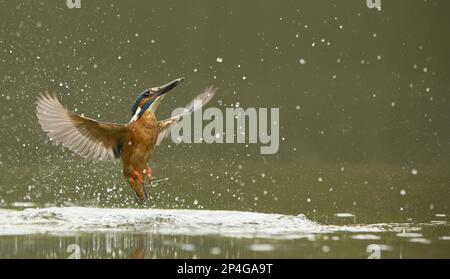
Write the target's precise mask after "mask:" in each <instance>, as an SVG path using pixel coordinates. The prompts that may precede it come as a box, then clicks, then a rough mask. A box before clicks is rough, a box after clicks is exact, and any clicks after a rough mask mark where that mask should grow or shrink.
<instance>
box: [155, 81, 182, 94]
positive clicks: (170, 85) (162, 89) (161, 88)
mask: <svg viewBox="0 0 450 279" xmlns="http://www.w3.org/2000/svg"><path fill="white" fill-rule="evenodd" d="M183 80H184V78H183V77H181V78H177V79H175V80H172V81H171V82H169V83H166V84H164V85H162V86H159V87H156V88H154V90H155V91H156V92H157V93H156V94H157V96H158V97H159V96H162V95H164V94H165V93H167V92H169V91H170V90H172V89H173V88H175V87H176V86H177V85H178V84H180V83H181V82H182V81H183Z"/></svg>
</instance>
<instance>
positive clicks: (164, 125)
mask: <svg viewBox="0 0 450 279" xmlns="http://www.w3.org/2000/svg"><path fill="white" fill-rule="evenodd" d="M216 91H217V88H214V87H213V86H210V87H208V88H206V89H205V90H204V91H203V92H202V93H201V94H199V95H197V97H195V98H194V100H192V101H191V102H190V103H189V104H188V105H187V106H186V108H185V110H184V112H183V113H180V114H177V115H173V116H172V117H170V118H168V119H164V120H161V121H159V122H158V124H159V127H160V132H159V134H158V139H157V141H156V144H157V145H159V144H160V143H161V142H162V141H163V140H164V139H165V138H167V137H168V136H169V135H170V132H171V130H172V128H173V126H174V125H175V124H176V123H178V122H179V121H180V120H181V119H183V117H185V116H186V115H189V114H191V113H192V112H194V111H195V110H198V109H200V108H201V107H203V106H205V105H206V104H207V103H208V102H209V101H211V99H212V98H213V97H214V94H215V93H216ZM198 102H201V103H200V104H201V105H200V106H197V105H195V104H198Z"/></svg>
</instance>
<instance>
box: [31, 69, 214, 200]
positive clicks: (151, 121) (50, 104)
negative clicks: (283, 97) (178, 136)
mask: <svg viewBox="0 0 450 279" xmlns="http://www.w3.org/2000/svg"><path fill="white" fill-rule="evenodd" d="M183 80H184V78H178V79H175V80H173V81H171V82H169V83H166V84H164V85H162V86H158V87H152V88H149V89H146V90H144V91H143V92H142V93H141V94H139V95H138V96H137V98H136V100H135V102H134V104H133V106H132V107H131V112H132V117H131V120H130V121H129V122H128V123H127V124H115V123H107V122H99V121H96V120H94V119H91V118H87V117H84V116H83V115H78V114H76V113H74V112H72V111H70V110H69V109H67V108H66V107H64V106H63V105H62V104H61V102H60V101H59V100H58V98H57V96H56V95H55V94H54V93H49V92H48V91H47V92H44V93H42V94H40V95H39V96H38V98H37V103H36V110H37V113H36V114H37V118H38V120H39V123H40V125H41V127H42V129H43V130H44V131H45V132H46V133H47V135H48V137H50V139H51V140H52V141H53V142H55V143H56V144H60V145H63V146H64V147H67V148H68V149H70V150H71V151H72V152H74V153H76V154H78V155H81V156H82V157H84V158H89V159H91V158H92V159H99V160H114V159H120V160H121V161H122V172H123V175H124V177H125V179H126V181H127V182H128V184H129V185H130V186H131V188H132V189H133V191H134V193H135V196H136V200H137V202H138V203H140V204H142V203H144V202H145V201H147V199H148V195H149V194H148V185H150V184H151V182H152V179H153V174H152V169H151V168H150V167H149V163H148V162H149V159H150V158H151V156H152V153H153V151H154V149H155V145H157V144H159V143H160V142H161V141H162V140H163V139H164V138H165V137H167V136H168V134H170V133H169V132H170V129H171V128H172V127H173V126H174V125H175V124H176V123H177V122H178V121H180V120H181V119H182V118H183V117H185V116H186V115H187V114H189V113H191V112H193V111H194V110H197V109H199V108H201V106H204V105H206V104H207V103H208V102H209V101H210V100H211V99H212V97H213V96H214V94H215V90H216V89H214V88H213V87H208V88H206V89H205V90H204V92H203V93H201V94H200V95H198V96H197V97H196V98H195V99H194V100H193V101H192V102H191V103H190V104H189V105H188V106H187V107H186V108H185V110H184V112H183V113H180V114H176V115H173V116H172V117H170V118H167V119H164V120H160V121H158V120H157V118H156V114H155V112H156V109H157V108H158V106H159V104H160V103H161V101H162V99H163V98H164V96H165V94H166V93H167V92H169V91H170V90H172V89H173V88H175V87H176V86H177V85H179V84H180V83H181V82H182V81H183ZM194 103H196V105H195V106H194V105H193V104H194ZM199 104H200V106H199Z"/></svg>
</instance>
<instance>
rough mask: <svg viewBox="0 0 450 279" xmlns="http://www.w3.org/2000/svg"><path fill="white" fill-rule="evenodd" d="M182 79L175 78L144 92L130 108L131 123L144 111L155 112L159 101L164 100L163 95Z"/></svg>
mask: <svg viewBox="0 0 450 279" xmlns="http://www.w3.org/2000/svg"><path fill="white" fill-rule="evenodd" d="M183 80H184V78H182V77H181V78H177V79H175V80H173V81H171V82H169V83H166V84H164V85H162V86H158V87H153V88H150V89H147V90H145V91H144V92H142V93H141V94H139V96H137V98H136V101H135V102H134V104H133V106H132V107H131V112H132V115H133V118H132V119H131V121H134V120H137V119H139V118H140V117H141V116H142V115H143V114H144V113H145V112H146V111H150V112H155V111H156V109H157V108H158V106H159V104H160V103H161V100H162V99H163V98H164V94H165V93H167V92H169V91H170V90H172V89H173V88H175V86H177V85H178V84H180V83H181V82H182V81H183Z"/></svg>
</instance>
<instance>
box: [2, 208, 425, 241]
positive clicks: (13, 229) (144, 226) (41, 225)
mask: <svg viewBox="0 0 450 279" xmlns="http://www.w3.org/2000/svg"><path fill="white" fill-rule="evenodd" d="M0 224H1V225H0V235H24V234H44V233H46V234H57V235H67V234H74V233H75V234H76V233H92V232H122V231H127V232H130V231H131V232H139V233H154V234H170V235H220V236H228V237H249V238H255V237H259V238H275V239H277V238H279V239H297V238H307V239H313V238H314V235H315V234H322V233H334V232H352V233H377V232H388V231H392V232H401V231H403V230H405V228H407V230H408V231H409V232H411V231H414V230H416V229H417V230H419V229H420V228H414V227H411V226H409V225H408V224H373V225H347V226H325V225H320V224H318V223H316V222H313V221H311V220H308V219H307V218H306V217H304V216H300V217H299V216H290V215H281V214H266V213H255V212H242V211H219V210H173V209H123V208H120V209H114V208H89V207H49V208H41V209H37V208H26V209H0Z"/></svg>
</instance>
